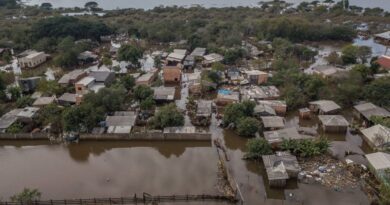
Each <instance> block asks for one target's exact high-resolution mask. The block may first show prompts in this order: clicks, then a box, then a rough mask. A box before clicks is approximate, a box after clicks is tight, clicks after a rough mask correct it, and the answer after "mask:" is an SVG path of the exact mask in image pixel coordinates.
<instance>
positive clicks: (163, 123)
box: [152, 104, 184, 128]
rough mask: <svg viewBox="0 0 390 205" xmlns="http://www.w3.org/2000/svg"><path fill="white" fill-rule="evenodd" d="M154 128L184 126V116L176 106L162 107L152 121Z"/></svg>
mask: <svg viewBox="0 0 390 205" xmlns="http://www.w3.org/2000/svg"><path fill="white" fill-rule="evenodd" d="M152 125H153V127H154V128H165V127H175V126H183V125H184V116H183V114H182V113H181V112H180V111H179V110H178V109H177V108H176V105H175V104H169V105H165V106H163V107H161V109H160V110H159V111H158V112H157V113H156V115H155V116H154V117H153V119H152Z"/></svg>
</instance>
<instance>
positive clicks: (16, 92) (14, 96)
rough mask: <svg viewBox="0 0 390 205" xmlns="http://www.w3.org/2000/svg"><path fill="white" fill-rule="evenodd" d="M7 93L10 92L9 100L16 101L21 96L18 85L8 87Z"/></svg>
mask: <svg viewBox="0 0 390 205" xmlns="http://www.w3.org/2000/svg"><path fill="white" fill-rule="evenodd" d="M8 93H10V94H11V100H12V101H16V100H17V99H18V98H20V97H21V96H22V90H21V89H20V87H18V86H12V87H9V88H8Z"/></svg>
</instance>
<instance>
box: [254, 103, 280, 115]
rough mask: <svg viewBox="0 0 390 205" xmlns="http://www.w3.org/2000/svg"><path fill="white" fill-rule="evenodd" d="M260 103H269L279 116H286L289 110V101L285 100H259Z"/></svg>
mask: <svg viewBox="0 0 390 205" xmlns="http://www.w3.org/2000/svg"><path fill="white" fill-rule="evenodd" d="M257 103H258V104H260V105H261V104H262V105H268V106H270V107H272V109H274V110H275V112H276V114H277V115H279V116H285V115H286V112H287V103H286V101H283V100H259V101H257Z"/></svg>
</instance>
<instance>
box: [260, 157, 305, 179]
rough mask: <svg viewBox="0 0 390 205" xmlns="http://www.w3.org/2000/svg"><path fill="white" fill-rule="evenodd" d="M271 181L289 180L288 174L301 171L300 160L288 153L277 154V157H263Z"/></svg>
mask: <svg viewBox="0 0 390 205" xmlns="http://www.w3.org/2000/svg"><path fill="white" fill-rule="evenodd" d="M262 158H263V163H264V166H265V168H266V170H267V175H268V179H269V180H276V179H288V178H289V177H293V176H289V175H288V172H292V173H297V172H299V171H300V169H301V168H300V166H299V164H298V160H297V158H296V157H295V156H294V155H291V154H290V153H288V152H276V154H275V155H264V156H262Z"/></svg>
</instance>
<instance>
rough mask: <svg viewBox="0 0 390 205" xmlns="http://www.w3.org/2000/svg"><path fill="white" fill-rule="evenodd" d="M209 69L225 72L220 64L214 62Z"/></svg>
mask: <svg viewBox="0 0 390 205" xmlns="http://www.w3.org/2000/svg"><path fill="white" fill-rule="evenodd" d="M211 69H212V70H214V71H225V66H224V65H223V64H222V63H220V62H216V63H213V64H212V65H211Z"/></svg>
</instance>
